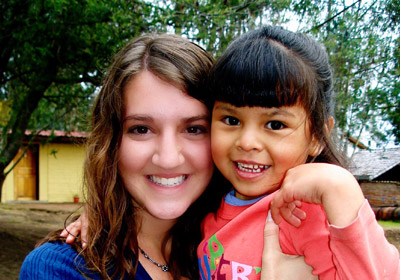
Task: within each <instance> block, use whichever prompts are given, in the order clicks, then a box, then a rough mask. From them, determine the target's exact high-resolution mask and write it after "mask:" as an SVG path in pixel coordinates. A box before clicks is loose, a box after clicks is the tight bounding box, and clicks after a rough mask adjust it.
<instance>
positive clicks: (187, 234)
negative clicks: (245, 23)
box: [20, 34, 308, 279]
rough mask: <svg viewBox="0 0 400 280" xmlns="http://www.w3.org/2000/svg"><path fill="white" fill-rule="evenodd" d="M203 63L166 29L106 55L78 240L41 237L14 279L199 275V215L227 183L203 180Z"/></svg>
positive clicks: (206, 168)
mask: <svg viewBox="0 0 400 280" xmlns="http://www.w3.org/2000/svg"><path fill="white" fill-rule="evenodd" d="M212 64H213V58H212V57H211V56H210V55H209V54H207V52H205V51H204V50H203V49H201V48H200V47H199V46H197V45H195V44H193V43H191V42H189V41H188V40H186V39H183V38H181V37H179V36H177V35H165V34H164V35H145V36H142V37H139V38H137V39H135V40H133V41H132V42H130V43H129V44H128V45H127V46H125V47H124V48H123V49H122V50H121V51H120V52H119V53H118V54H117V55H116V56H115V58H114V61H113V63H112V64H111V66H110V68H109V71H108V73H107V76H106V78H105V80H104V85H103V87H102V89H101V91H100V93H99V96H98V98H97V101H96V104H95V106H94V111H93V117H92V132H91V134H90V136H89V139H88V143H87V156H86V161H85V167H84V169H85V175H84V182H85V187H86V188H87V208H86V212H87V217H88V220H89V224H88V230H87V237H88V238H87V246H86V249H85V250H82V249H81V248H80V247H78V246H79V245H78V243H75V244H74V245H73V248H72V247H70V246H69V245H68V244H65V243H63V242H47V243H44V244H43V245H42V246H40V247H38V248H36V249H35V250H34V251H32V252H31V253H30V254H29V255H28V256H27V258H26V259H25V261H24V264H23V266H22V268H21V275H20V279H60V278H63V279H72V278H73V279H77V278H83V275H85V276H86V277H89V278H95V279H98V278H101V279H103V278H104V279H110V278H112V279H122V278H126V279H127V278H130V279H132V278H135V279H182V278H188V279H197V278H198V277H199V273H198V268H197V258H196V246H197V245H198V243H199V242H200V239H201V233H200V222H201V221H202V219H203V217H204V216H205V214H206V213H207V212H209V211H212V210H216V208H217V207H218V204H219V202H220V199H221V197H222V194H223V193H225V192H226V191H227V190H225V189H224V188H221V187H220V186H222V184H220V183H219V182H218V181H219V180H220V177H219V174H218V173H216V174H215V175H214V177H213V179H212V183H211V185H218V186H219V187H218V188H215V189H213V190H212V195H210V189H207V190H206V186H207V185H208V183H209V182H210V179H211V177H212V173H213V163H212V160H211V154H210V132H209V130H210V127H209V125H210V124H209V112H208V110H207V108H206V106H205V105H204V103H205V102H207V97H208V96H207V91H205V90H204V81H205V79H206V76H207V73H208V71H209V69H210V67H211V66H212ZM205 190H206V191H205ZM217 191H218V192H219V193H216V192H217ZM203 192H204V193H203ZM202 193H203V195H202ZM59 233H60V232H59V231H58V232H53V233H52V234H50V235H49V236H48V238H47V239H46V240H45V241H56V240H57V239H59V237H58V236H59ZM77 252H79V253H77ZM300 261H301V262H302V260H301V259H300ZM303 267H305V269H306V270H307V269H308V267H307V266H305V265H304V266H303Z"/></svg>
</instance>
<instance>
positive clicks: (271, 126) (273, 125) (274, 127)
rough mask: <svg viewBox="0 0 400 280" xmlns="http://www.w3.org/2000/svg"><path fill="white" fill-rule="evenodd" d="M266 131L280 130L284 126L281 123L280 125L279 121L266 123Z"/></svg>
mask: <svg viewBox="0 0 400 280" xmlns="http://www.w3.org/2000/svg"><path fill="white" fill-rule="evenodd" d="M265 126H266V127H267V128H268V129H271V130H279V129H282V128H285V127H286V126H285V125H284V124H283V123H281V122H280V121H270V122H267V124H266V125H265Z"/></svg>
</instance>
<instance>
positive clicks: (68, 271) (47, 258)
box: [20, 242, 85, 279]
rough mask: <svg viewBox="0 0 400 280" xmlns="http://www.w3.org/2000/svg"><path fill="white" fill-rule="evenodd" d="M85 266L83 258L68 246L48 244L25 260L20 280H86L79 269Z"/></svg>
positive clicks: (57, 243) (56, 243) (37, 249)
mask: <svg viewBox="0 0 400 280" xmlns="http://www.w3.org/2000/svg"><path fill="white" fill-rule="evenodd" d="M84 265H85V262H84V260H83V258H82V257H81V256H79V255H78V253H77V252H76V251H75V250H74V249H73V248H72V247H71V246H70V245H68V244H66V243H61V242H54V243H52V242H47V243H45V244H43V245H41V246H40V247H38V248H36V249H34V250H33V251H32V252H30V253H29V254H28V256H27V257H26V258H25V260H24V262H23V264H22V267H21V272H20V279H84V277H83V276H82V275H81V274H80V273H79V267H82V268H83V266H84Z"/></svg>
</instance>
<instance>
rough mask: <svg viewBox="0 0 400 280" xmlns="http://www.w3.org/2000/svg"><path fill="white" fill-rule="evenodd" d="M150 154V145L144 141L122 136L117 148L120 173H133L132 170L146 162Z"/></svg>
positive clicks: (139, 167)
mask: <svg viewBox="0 0 400 280" xmlns="http://www.w3.org/2000/svg"><path fill="white" fill-rule="evenodd" d="M150 156H151V146H150V145H149V143H145V142H134V141H129V140H126V139H124V137H123V138H122V141H121V147H120V150H119V161H118V167H119V170H120V172H121V175H122V176H123V177H124V175H127V174H124V173H126V172H128V174H129V175H135V174H133V173H132V172H138V171H139V170H140V169H141V168H143V166H144V165H145V164H146V162H148V160H149V158H150Z"/></svg>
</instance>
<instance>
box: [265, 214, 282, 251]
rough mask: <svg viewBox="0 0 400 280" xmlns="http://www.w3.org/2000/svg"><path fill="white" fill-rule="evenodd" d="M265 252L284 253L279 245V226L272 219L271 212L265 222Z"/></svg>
mask: <svg viewBox="0 0 400 280" xmlns="http://www.w3.org/2000/svg"><path fill="white" fill-rule="evenodd" d="M264 252H266V253H273V252H280V253H282V250H281V246H280V244H279V226H278V225H277V224H275V223H274V221H273V220H272V217H271V210H269V211H268V217H267V219H266V221H265V227H264Z"/></svg>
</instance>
